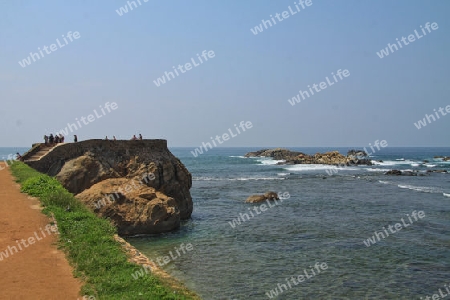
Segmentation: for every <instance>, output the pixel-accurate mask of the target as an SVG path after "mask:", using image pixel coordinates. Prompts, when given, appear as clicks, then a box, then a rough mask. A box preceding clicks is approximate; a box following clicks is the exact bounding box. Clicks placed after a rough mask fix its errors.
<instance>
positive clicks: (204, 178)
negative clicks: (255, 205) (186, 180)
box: [192, 177, 285, 181]
mask: <svg viewBox="0 0 450 300" xmlns="http://www.w3.org/2000/svg"><path fill="white" fill-rule="evenodd" d="M284 179H285V178H280V177H237V178H220V177H193V178H192V180H193V181H247V180H284Z"/></svg>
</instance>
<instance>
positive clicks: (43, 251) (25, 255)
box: [0, 163, 82, 300]
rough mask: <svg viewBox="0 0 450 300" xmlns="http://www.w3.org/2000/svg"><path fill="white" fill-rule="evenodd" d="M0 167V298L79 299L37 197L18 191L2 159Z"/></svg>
mask: <svg viewBox="0 0 450 300" xmlns="http://www.w3.org/2000/svg"><path fill="white" fill-rule="evenodd" d="M3 168H4V169H3ZM0 169H2V170H0V299H8V300H9V299H14V300H15V299H17V300H19V299H20V300H22V299H33V300H41V299H46V300H47V299H55V300H56V299H57V300H61V299H73V300H76V299H77V298H79V299H81V298H82V297H81V296H80V295H79V291H80V288H81V282H80V281H79V280H78V279H76V278H74V277H73V275H72V267H71V266H70V265H69V263H68V261H67V260H66V258H65V255H64V253H63V252H61V251H60V250H58V249H57V247H56V241H57V235H56V234H55V233H53V232H52V230H51V229H52V228H51V227H47V228H46V226H47V225H48V224H49V223H50V220H49V218H48V217H46V216H45V215H44V214H42V212H41V211H40V205H39V201H38V200H36V199H32V198H31V197H28V196H27V195H25V194H22V193H20V190H19V189H20V187H19V185H18V184H17V183H16V182H15V181H14V179H13V177H12V175H11V173H10V171H9V169H8V168H5V164H4V163H0ZM22 239H23V240H25V242H21V240H22ZM16 241H19V243H17V242H16Z"/></svg>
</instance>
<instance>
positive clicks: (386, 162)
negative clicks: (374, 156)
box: [372, 160, 417, 166]
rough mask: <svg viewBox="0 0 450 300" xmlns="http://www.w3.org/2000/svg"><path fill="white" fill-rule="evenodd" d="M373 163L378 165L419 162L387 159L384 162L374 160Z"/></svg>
mask: <svg viewBox="0 0 450 300" xmlns="http://www.w3.org/2000/svg"><path fill="white" fill-rule="evenodd" d="M372 163H373V164H374V165H376V166H396V165H410V164H413V163H417V162H416V161H412V160H385V161H383V162H379V161H376V160H372Z"/></svg>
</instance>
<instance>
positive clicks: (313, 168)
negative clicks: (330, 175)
mask: <svg viewBox="0 0 450 300" xmlns="http://www.w3.org/2000/svg"><path fill="white" fill-rule="evenodd" d="M284 169H285V170H288V171H295V172H302V171H326V170H348V171H356V170H359V168H355V167H338V166H332V165H319V164H305V165H290V166H288V167H284Z"/></svg>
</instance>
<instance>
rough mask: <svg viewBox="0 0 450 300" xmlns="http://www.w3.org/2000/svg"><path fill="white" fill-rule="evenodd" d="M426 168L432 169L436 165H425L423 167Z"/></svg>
mask: <svg viewBox="0 0 450 300" xmlns="http://www.w3.org/2000/svg"><path fill="white" fill-rule="evenodd" d="M425 166H426V167H427V168H434V167H436V165H432V164H426V165H425Z"/></svg>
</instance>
